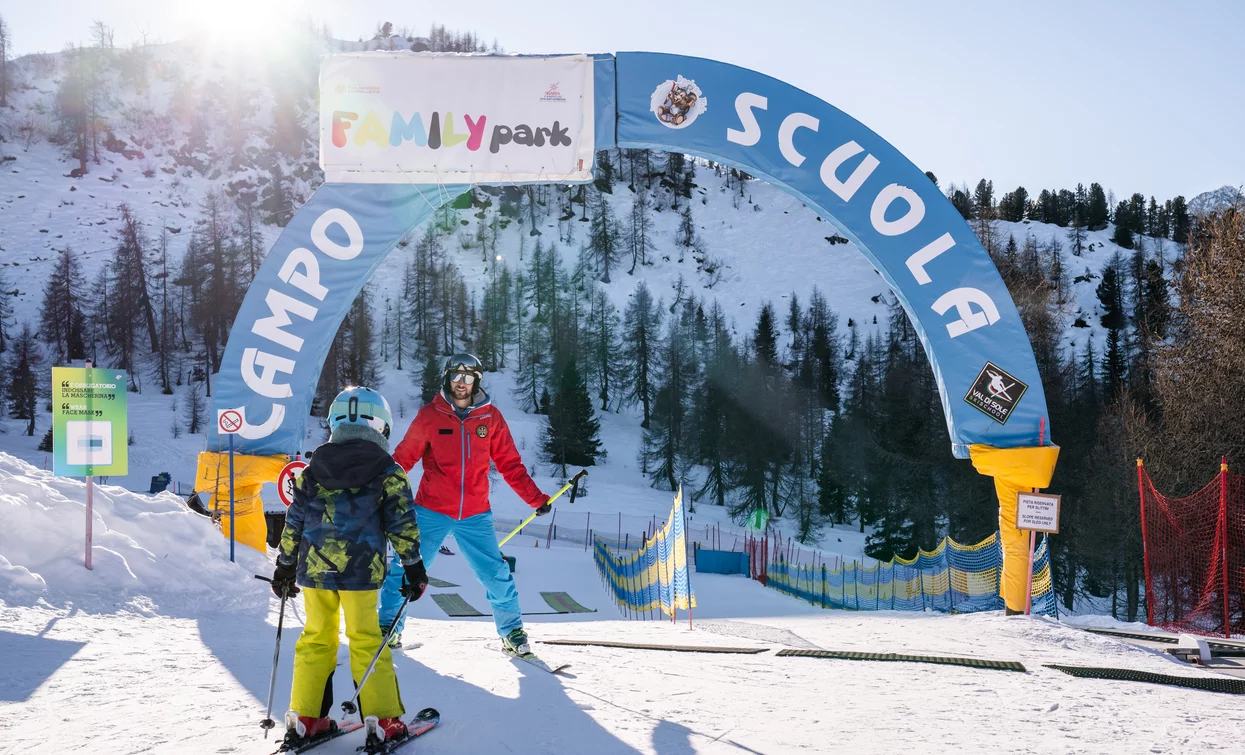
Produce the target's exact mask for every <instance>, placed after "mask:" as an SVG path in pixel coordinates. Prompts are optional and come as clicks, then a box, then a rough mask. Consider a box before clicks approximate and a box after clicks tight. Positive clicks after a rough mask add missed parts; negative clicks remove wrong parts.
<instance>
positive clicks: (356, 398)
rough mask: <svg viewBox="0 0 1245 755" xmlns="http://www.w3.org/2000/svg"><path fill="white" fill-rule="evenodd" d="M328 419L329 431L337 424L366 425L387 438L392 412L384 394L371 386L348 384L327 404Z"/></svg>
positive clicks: (391, 422)
mask: <svg viewBox="0 0 1245 755" xmlns="http://www.w3.org/2000/svg"><path fill="white" fill-rule="evenodd" d="M328 420H329V431H330V432H332V431H333V430H336V429H337V427H338V426H339V425H367V426H368V427H370V428H372V429H373V430H375V431H376V432H378V433H380V434H381V435H384V436H385V437H386V438H388V437H389V427H390V425H392V424H393V414H391V413H390V411H389V402H388V401H386V400H385V397H384V396H382V395H380V394H379V393H377V392H376V391H374V390H372V389H371V388H364V387H362V386H350V387H348V388H346V389H345V390H344V391H342V392H341V393H339V394H337V398H335V399H333V403H332V404H330V405H329V416H328Z"/></svg>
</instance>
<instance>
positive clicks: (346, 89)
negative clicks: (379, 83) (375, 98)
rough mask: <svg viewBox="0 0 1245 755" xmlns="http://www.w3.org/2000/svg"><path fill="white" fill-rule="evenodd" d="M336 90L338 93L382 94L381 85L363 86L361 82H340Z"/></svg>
mask: <svg viewBox="0 0 1245 755" xmlns="http://www.w3.org/2000/svg"><path fill="white" fill-rule="evenodd" d="M334 91H335V92H337V93H338V94H380V87H376V86H362V85H360V84H338V85H337V87H336V88H335V89H334Z"/></svg>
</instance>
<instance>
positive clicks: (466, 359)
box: [441, 352, 484, 396]
mask: <svg viewBox="0 0 1245 755" xmlns="http://www.w3.org/2000/svg"><path fill="white" fill-rule="evenodd" d="M451 372H468V373H471V374H472V375H474V376H475V379H476V381H475V383H474V384H473V385H472V386H471V395H473V396H474V395H475V394H476V392H477V391H479V390H480V381H482V380H484V365H483V364H481V363H480V360H479V359H478V358H476V356H475V355H474V354H467V353H465V352H464V353H461V354H455V355H453V356H451V357H450V358H449V359H446V360H445V369H443V370H441V377H442V380H441V387H442V388H443V389H445V392H446V393H450V373H451Z"/></svg>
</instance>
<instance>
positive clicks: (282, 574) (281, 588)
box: [272, 561, 298, 598]
mask: <svg viewBox="0 0 1245 755" xmlns="http://www.w3.org/2000/svg"><path fill="white" fill-rule="evenodd" d="M297 576H298V567H297V566H295V565H294V564H283V563H281V562H279V561H278V562H277V570H276V571H274V572H273V573H272V592H273V593H274V594H275V595H276V596H277V597H278V598H283V597H284V598H292V597H294V596H295V595H297V594H298V585H296V584H294V579H295V578H296V577H297Z"/></svg>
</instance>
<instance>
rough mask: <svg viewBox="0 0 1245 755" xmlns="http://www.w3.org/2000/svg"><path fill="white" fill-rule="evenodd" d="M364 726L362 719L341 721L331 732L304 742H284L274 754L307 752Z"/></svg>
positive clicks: (286, 754)
mask: <svg viewBox="0 0 1245 755" xmlns="http://www.w3.org/2000/svg"><path fill="white" fill-rule="evenodd" d="M362 728H363V722H362V721H341V722H339V723H338V724H337V728H336V729H333V730H332V731H330V732H329V733H327V734H319V735H317V736H314V737H311V738H310V739H307V740H305V741H303V742H300V743H299V744H294V745H291V744H290V743H288V742H282V743H281V746H280V747H278V748H277V750H276V752H274V753H273V754H272V755H291V754H293V753H300V752H307V751H308V750H312V749H314V748H316V747H319V746H320V745H322V744H324V743H325V742H329V741H332V740H334V739H337V738H338V737H340V736H342V735H343V734H349V733H350V732H352V731H358V730H359V729H362Z"/></svg>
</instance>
